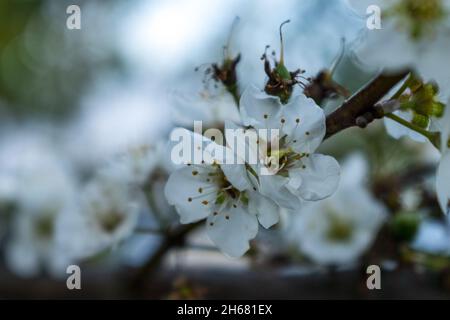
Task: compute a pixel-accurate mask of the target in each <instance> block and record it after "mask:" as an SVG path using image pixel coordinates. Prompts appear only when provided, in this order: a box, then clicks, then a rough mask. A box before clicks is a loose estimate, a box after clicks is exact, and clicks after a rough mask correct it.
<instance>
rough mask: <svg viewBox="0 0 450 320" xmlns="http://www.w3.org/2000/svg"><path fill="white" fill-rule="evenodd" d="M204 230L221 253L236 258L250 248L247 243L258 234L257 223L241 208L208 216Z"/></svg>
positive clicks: (252, 215) (254, 218)
mask: <svg viewBox="0 0 450 320" xmlns="http://www.w3.org/2000/svg"><path fill="white" fill-rule="evenodd" d="M206 230H207V233H208V236H209V238H210V239H211V240H212V241H213V242H214V243H215V244H216V245H217V246H218V247H219V249H220V250H221V251H222V252H223V253H225V254H226V255H228V256H230V257H233V258H237V257H241V256H242V255H243V254H244V253H245V252H246V251H247V250H248V249H249V248H250V245H249V241H250V240H251V239H253V238H255V237H256V234H257V233H258V221H257V219H256V217H255V215H254V214H251V213H249V212H247V211H245V210H244V209H243V208H242V207H237V208H233V207H231V208H230V209H229V210H224V211H222V212H220V213H219V214H217V215H210V216H209V217H208V220H207V224H206Z"/></svg>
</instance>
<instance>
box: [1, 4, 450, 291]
mask: <svg viewBox="0 0 450 320" xmlns="http://www.w3.org/2000/svg"><path fill="white" fill-rule="evenodd" d="M73 4H76V5H78V6H79V7H80V8H81V29H79V30H77V29H73V30H70V29H68V28H67V27H66V20H67V19H68V17H69V15H70V14H68V13H66V9H67V7H68V6H69V5H73ZM237 16H238V17H239V18H240V22H239V24H237V26H236V28H234V29H233V30H232V31H231V26H232V23H233V20H234V19H235V17H237ZM286 19H291V23H290V24H288V25H286V26H285V29H284V30H285V31H284V43H285V61H286V65H287V66H288V68H289V69H290V70H295V69H297V68H301V69H305V70H306V73H305V76H307V77H314V76H316V75H317V74H318V72H319V71H321V70H323V69H329V68H330V67H331V66H332V64H333V62H334V61H336V58H337V57H338V56H339V55H340V53H341V52H343V58H342V60H341V61H340V63H339V65H338V67H337V68H336V71H335V72H334V80H335V81H336V82H338V83H339V84H340V85H342V86H344V87H345V88H347V90H348V91H349V92H354V91H355V90H357V89H358V88H359V87H361V86H362V85H363V84H364V83H365V82H367V81H368V80H369V79H370V78H371V77H372V76H373V75H374V72H372V71H370V70H364V69H363V68H362V67H361V66H360V65H359V64H358V63H357V62H356V61H355V59H354V57H353V56H352V54H351V46H352V43H353V42H354V41H356V40H357V39H358V37H359V35H360V30H361V29H362V28H363V26H364V25H365V21H363V20H361V19H359V18H358V17H357V15H356V14H355V13H354V12H352V11H351V10H350V9H349V8H348V7H347V4H346V3H345V1H339V0H337V1H328V0H304V1H295V0H285V1H275V0H249V1H237V0H226V1H225V0H217V1H209V0H177V1H175V0H165V1H152V0H136V1H119V0H109V1H100V0H85V1H81V0H80V1H76V0H70V1H68V0H67V1H66V0H0V298H158V299H161V298H162V299H165V298H182V299H184V298H186V299H190V298H289V299H295V298H319V299H320V298H448V297H450V273H449V271H450V268H449V265H450V264H449V262H450V260H449V258H448V253H450V242H449V240H450V234H449V230H448V226H447V221H445V220H444V218H443V217H442V214H441V212H440V210H439V208H438V207H437V204H436V202H435V194H434V191H433V190H434V189H433V188H434V187H433V180H434V171H435V167H436V163H437V161H438V158H439V155H438V152H437V151H436V150H434V149H433V148H432V147H428V146H426V145H425V144H420V143H415V142H412V140H406V139H402V140H395V139H393V138H390V137H389V136H388V135H387V134H386V130H385V128H384V125H383V122H382V121H378V122H377V123H375V124H373V125H371V126H370V128H369V129H366V130H361V129H350V130H347V131H346V132H344V133H341V134H339V135H337V136H335V137H333V138H332V139H329V140H328V141H327V142H326V143H325V144H324V145H323V146H322V147H321V152H322V153H325V154H331V155H333V156H335V157H336V158H337V159H338V160H339V162H340V163H341V165H342V166H343V168H346V171H345V172H347V173H346V174H345V181H347V182H348V184H349V185H350V186H348V188H345V190H343V191H342V192H341V191H339V192H340V195H338V196H337V198H336V199H334V200H330V203H328V204H327V205H328V206H331V207H333V206H336V208H340V206H341V204H342V203H348V202H350V203H352V200H349V201H347V200H346V199H347V198H346V197H349V194H351V192H353V191H352V190H354V189H352V188H359V189H364V190H366V191H367V192H366V193H365V194H364V195H362V196H361V197H362V198H363V199H366V196H367V197H370V199H369V198H368V199H369V200H367V202H370V203H371V204H370V205H369V204H367V202H366V203H362V204H361V203H355V204H353V203H352V207H353V208H359V209H360V210H361V212H364V214H368V213H366V211H367V212H371V211H372V210H375V211H377V210H378V211H383V214H385V215H386V217H389V218H384V220H383V223H381V222H380V223H379V227H378V228H374V230H372V229H370V228H369V229H370V230H366V229H364V230H363V231H362V233H363V236H361V238H358V239H359V240H358V239H356V240H355V239H353V240H352V241H353V242H354V243H351V244H348V246H347V245H345V244H343V245H340V246H339V248H337V249H336V248H335V247H333V245H331V249H330V248H329V247H327V243H325V242H324V243H323V246H320V245H318V246H317V247H313V248H310V247H305V246H303V245H299V244H298V243H299V241H305V242H308V239H303V238H302V237H299V234H306V235H307V234H308V232H306V231H304V228H305V226H304V223H305V222H304V221H302V220H301V219H300V221H296V220H295V219H294V221H290V220H289V219H291V218H286V220H285V219H283V221H282V222H281V223H280V224H279V225H277V226H275V227H273V228H271V229H270V230H262V228H261V230H260V232H259V234H258V237H257V238H256V239H255V240H254V241H253V242H252V248H251V250H250V252H249V253H247V255H246V256H244V257H242V258H240V259H230V258H227V257H226V256H224V255H223V254H222V253H220V252H219V251H217V249H215V248H214V247H213V246H212V243H211V242H210V241H209V240H208V238H207V236H206V234H205V232H204V230H203V224H201V225H193V226H191V227H185V226H181V225H179V223H178V217H177V215H176V213H175V212H174V210H173V209H172V208H171V207H170V206H168V204H167V203H166V201H165V198H164V194H163V191H162V190H163V186H164V182H165V179H167V175H168V174H169V173H170V171H171V170H173V168H170V165H168V162H167V160H165V158H164V154H163V153H164V152H163V151H162V150H161V145H163V144H165V143H166V142H167V139H168V133H169V132H170V130H171V129H172V128H174V127H175V126H180V125H181V126H186V127H189V123H191V126H192V121H193V120H202V119H201V118H200V119H196V118H195V117H196V116H197V115H198V116H199V117H203V118H204V120H205V121H206V120H211V121H212V122H220V120H223V119H220V117H219V118H214V117H212V116H211V115H209V114H208V112H209V111H205V110H199V109H198V108H199V107H198V106H197V105H199V106H201V107H204V108H207V107H208V106H205V105H204V104H203V105H202V103H203V102H202V103H200V102H199V101H198V99H197V100H195V99H192V98H194V97H198V96H199V93H200V92H205V90H206V89H205V88H206V87H207V86H208V85H209V84H210V82H211V81H212V80H210V79H209V80H208V79H207V78H208V75H207V68H208V67H207V66H208V65H210V64H211V63H219V64H220V63H221V62H222V61H223V59H224V49H223V46H224V45H226V44H227V42H228V39H229V36H230V32H231V35H232V37H231V41H230V42H229V43H228V51H229V52H230V54H231V55H232V56H236V55H237V54H238V53H240V54H241V55H242V59H241V61H240V63H239V65H238V69H237V70H238V84H239V87H240V88H241V89H242V90H243V89H244V88H245V87H246V86H247V85H249V84H256V85H257V86H259V87H262V86H263V85H264V82H265V81H266V80H267V79H266V76H265V74H264V69H263V63H262V61H261V59H260V57H261V55H262V54H263V53H264V50H265V47H266V45H271V48H270V49H269V50H272V49H274V50H276V52H277V53H279V35H278V27H279V25H280V23H281V22H283V21H284V20H286ZM343 38H344V39H345V42H346V46H345V47H344V48H343V46H342V39H343ZM205 74H206V84H205V83H204V82H202V81H205ZM211 90H213V89H211ZM341 101H342V98H339V99H334V100H332V101H327V103H326V104H325V105H324V108H325V109H326V110H332V109H333V108H335V107H336V106H338V105H339V103H340V102H341ZM180 105H181V106H180ZM226 107H230V108H233V106H231V105H230V104H228V105H226ZM223 112H224V113H225V114H227V113H228V112H229V111H227V110H226V109H225V111H223ZM142 146H145V147H148V148H149V150H151V151H150V153H149V157H150V158H151V159H150V160H148V159H147V161H149V162H151V165H148V168H147V171H146V172H145V173H146V175H147V177H146V180H145V181H144V182H143V190H144V194H145V197H144V198H145V199H144V200H142V199H139V204H140V206H139V209H138V213H137V215H136V219H137V220H138V222H137V227H136V230H133V232H132V234H130V235H129V236H128V237H126V239H125V238H124V239H121V241H118V243H115V242H114V241H113V240H114V239H113V240H111V239H109V238H108V239H107V240H104V239H102V240H101V241H100V240H99V242H101V243H102V245H101V246H100V247H99V248H100V249H98V248H97V249H92V253H91V254H85V255H82V254H78V255H76V256H73V257H72V256H71V257H65V251H64V250H62V251H61V250H60V249H61V248H60V245H59V241H60V240H61V237H64V236H67V235H69V234H71V232H72V228H71V227H70V226H71V225H72V224H71V223H68V222H67V221H62V222H61V221H60V220H64V219H60V218H59V215H62V216H63V213H62V212H63V211H67V210H68V209H67V207H70V208H72V205H73V202H77V201H79V197H83V196H84V197H86V194H87V193H89V192H90V191H89V190H90V189H89V187H86V186H89V185H90V184H91V182H92V180H95V179H96V177H97V175H98V172H99V171H101V170H102V168H104V167H105V166H107V165H108V163H110V162H111V159H116V158H117V156H118V155H121V154H123V153H126V152H129V150H132V149H133V150H134V149H135V148H140V147H142ZM343 170H344V169H343ZM87 197H88V198H89V196H87ZM141 200H142V201H141ZM80 201H81V202H83V201H84V200H80ZM333 201H337V202H333ZM336 203H337V204H336ZM372 203H375V204H374V205H373V206H372ZM76 205H78V203H77V204H76ZM76 205H75V206H76ZM381 207H383V209H379V208H381ZM49 208H50V209H49ZM55 208H57V209H55ZM374 208H375V209H374ZM311 210H312V212H319V211H320V210H323V208H322V207H320V206H319V207H315V208H313V209H310V211H311ZM343 210H344V211H345V210H351V209H350V208H348V207H346V208H344V209H343ZM49 211H51V212H52V214H51V215H50V217H51V218H49V219H50V220H48V219H47V217H48V215H46V214H47V213H48V212H49ZM378 211H377V212H376V213H375V214H379V212H378ZM385 212H386V213H385ZM281 214H282V216H288V215H290V214H294V215H295V214H298V215H300V214H301V213H290V214H288V213H286V212H282V213H281ZM308 214H309V213H308V212H305V213H304V215H305V217H306V218H305V219H307V220H308V219H310V218H308ZM43 216H45V217H46V219H41V218H42V217H43ZM363 217H364V215H363ZM73 224H75V222H73ZM377 225H378V223H377ZM340 230H341V229H340ZM341 231H342V230H341ZM344 233H345V231H344ZM340 234H341V233H340ZM86 238H87V239H86ZM361 239H366V240H361ZM63 240H64V239H63ZM86 240H88V242H89V240H90V241H92V242H95V241H96V240H95V239H94V238H89V237H86V236H84V237H83V236H80V235H77V236H73V237H72V238H70V239H69V240H67V239H66V241H70V242H72V244H73V243H76V244H78V242H80V243H81V242H83V241H86ZM110 240H111V241H110ZM108 241H110V242H111V243H112V242H114V244H113V245H108V244H105V243H109V242H108ZM55 242H58V244H55ZM321 250H324V251H323V252H325V253H323V254H324V255H325V256H327V253H329V254H330V255H331V256H333V254H335V252H338V253H337V255H338V257H337V259H336V262H331V263H328V262H327V261H326V259H325V261H324V259H323V258H322V257H321V254H315V253H317V252H322V251H321ZM327 250H331V251H330V252H328V251H327ZM336 250H337V251H336ZM311 251H313V253H312V252H311ZM314 252H315V253H314ZM71 263H76V264H78V265H80V266H81V269H82V290H68V289H67V288H66V277H67V276H68V275H67V274H66V272H65V266H67V265H68V264H71ZM370 264H377V265H380V266H381V267H382V275H383V276H382V277H383V278H382V288H383V289H382V290H374V291H369V290H367V288H366V278H367V274H366V267H367V266H368V265H370Z"/></svg>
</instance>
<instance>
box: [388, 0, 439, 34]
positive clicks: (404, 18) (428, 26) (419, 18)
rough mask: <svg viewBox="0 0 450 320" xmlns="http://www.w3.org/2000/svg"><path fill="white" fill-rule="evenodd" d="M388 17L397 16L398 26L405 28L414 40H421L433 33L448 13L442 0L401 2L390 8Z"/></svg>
mask: <svg viewBox="0 0 450 320" xmlns="http://www.w3.org/2000/svg"><path fill="white" fill-rule="evenodd" d="M386 15H387V16H395V17H396V18H397V19H398V26H399V27H400V28H405V29H406V30H407V31H408V33H409V35H410V37H411V38H412V39H413V40H419V39H421V38H423V37H424V36H426V35H427V34H430V33H433V32H434V28H435V27H436V25H437V24H438V23H439V22H441V21H442V20H443V18H445V16H446V15H447V12H446V10H445V8H444V5H443V3H442V0H401V1H399V2H398V3H396V4H395V5H394V6H392V7H391V8H389V9H388V10H387V12H386Z"/></svg>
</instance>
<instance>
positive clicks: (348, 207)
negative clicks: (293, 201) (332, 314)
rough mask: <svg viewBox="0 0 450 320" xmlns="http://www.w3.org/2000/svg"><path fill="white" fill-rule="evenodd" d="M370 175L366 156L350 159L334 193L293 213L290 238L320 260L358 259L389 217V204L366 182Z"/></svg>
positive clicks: (335, 262) (346, 261) (343, 261)
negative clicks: (365, 179)
mask: <svg viewBox="0 0 450 320" xmlns="http://www.w3.org/2000/svg"><path fill="white" fill-rule="evenodd" d="M366 176H367V171H366V165H365V163H364V159H363V158H361V157H360V156H353V157H351V158H350V159H348V160H347V161H346V162H345V163H344V166H343V175H342V182H341V184H340V186H339V189H338V191H337V192H336V193H335V194H334V195H333V196H331V197H330V198H328V199H325V200H322V201H318V202H313V203H309V204H308V205H305V206H304V207H303V208H302V209H301V210H300V212H298V213H297V214H295V213H293V214H291V215H290V216H289V217H290V219H291V220H290V223H289V224H288V226H287V230H286V234H287V238H288V239H289V241H290V242H291V243H292V244H293V245H294V246H296V247H297V248H298V249H299V250H300V251H301V252H302V253H304V254H305V255H306V256H308V257H309V258H310V259H312V260H313V261H314V262H316V263H318V264H322V265H343V264H350V263H353V262H355V261H356V260H357V259H358V258H359V257H360V256H361V255H362V254H363V253H364V252H365V251H366V250H367V249H368V247H369V246H370V245H371V244H372V242H373V240H374V238H375V236H376V233H377V231H378V229H379V228H380V226H381V225H382V223H383V222H384V220H385V218H386V212H385V208H384V207H383V206H382V205H381V204H380V203H379V202H378V201H377V200H375V199H374V197H373V196H372V195H371V194H370V193H369V191H368V190H367V189H366V188H365V186H364V180H363V178H365V177H366Z"/></svg>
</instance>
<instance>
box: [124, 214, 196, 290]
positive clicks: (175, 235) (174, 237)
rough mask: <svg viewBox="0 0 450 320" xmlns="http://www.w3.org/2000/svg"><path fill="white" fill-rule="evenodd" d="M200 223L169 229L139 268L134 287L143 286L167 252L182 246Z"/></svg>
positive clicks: (133, 283)
mask: <svg viewBox="0 0 450 320" xmlns="http://www.w3.org/2000/svg"><path fill="white" fill-rule="evenodd" d="M200 225H201V223H199V222H197V223H192V224H187V225H180V226H178V227H176V228H175V229H174V230H172V231H169V232H168V234H167V235H166V236H165V237H164V238H163V240H162V241H161V243H160V245H159V246H158V248H157V249H156V250H155V252H154V253H153V255H152V256H151V257H150V259H149V260H148V261H147V262H146V263H145V264H144V265H143V266H142V267H141V268H140V269H139V271H138V273H137V274H136V276H135V277H134V279H133V281H132V286H133V287H134V288H139V287H141V286H142V284H143V282H144V281H147V280H148V276H149V275H151V274H152V273H153V272H154V271H155V270H156V269H157V268H158V266H159V264H160V263H161V260H162V259H163V258H164V256H165V255H166V253H167V252H168V251H169V250H170V249H172V248H174V247H180V246H182V245H183V244H184V241H185V239H186V236H187V235H188V234H189V233H190V232H191V231H193V230H194V229H196V228H197V227H198V226H200Z"/></svg>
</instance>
